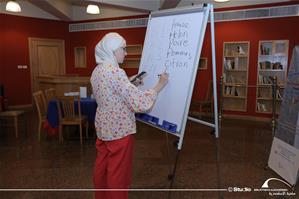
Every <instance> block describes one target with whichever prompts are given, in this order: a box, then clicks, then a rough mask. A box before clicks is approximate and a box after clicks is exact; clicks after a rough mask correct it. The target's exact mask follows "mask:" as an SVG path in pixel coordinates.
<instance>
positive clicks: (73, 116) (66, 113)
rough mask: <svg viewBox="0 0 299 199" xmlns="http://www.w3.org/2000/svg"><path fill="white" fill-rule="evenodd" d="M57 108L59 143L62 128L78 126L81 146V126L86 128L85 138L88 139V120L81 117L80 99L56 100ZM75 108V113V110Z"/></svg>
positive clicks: (76, 97)
mask: <svg viewBox="0 0 299 199" xmlns="http://www.w3.org/2000/svg"><path fill="white" fill-rule="evenodd" d="M57 99H58V100H57V107H58V114H59V142H63V131H62V130H63V126H65V125H79V127H80V144H81V145H82V144H83V137H82V126H83V125H85V127H86V137H87V138H88V120H87V117H86V116H84V115H81V106H80V97H78V96H64V97H58V98H57ZM75 107H77V113H76V111H75V110H76V109H75Z"/></svg>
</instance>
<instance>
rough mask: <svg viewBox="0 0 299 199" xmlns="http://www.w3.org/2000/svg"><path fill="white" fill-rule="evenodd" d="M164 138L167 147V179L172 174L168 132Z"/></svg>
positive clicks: (169, 178)
mask: <svg viewBox="0 0 299 199" xmlns="http://www.w3.org/2000/svg"><path fill="white" fill-rule="evenodd" d="M165 138H166V147H167V162H168V172H169V173H168V180H171V178H172V174H171V163H170V150H169V139H168V133H165Z"/></svg>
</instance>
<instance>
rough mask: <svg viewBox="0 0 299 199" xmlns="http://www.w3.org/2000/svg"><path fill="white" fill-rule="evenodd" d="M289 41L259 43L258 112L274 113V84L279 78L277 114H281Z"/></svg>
mask: <svg viewBox="0 0 299 199" xmlns="http://www.w3.org/2000/svg"><path fill="white" fill-rule="evenodd" d="M288 49H289V41H288V40H267V41H260V42H259V54H258V64H257V91H256V92H257V93H256V112H257V113H272V100H273V95H272V84H273V81H274V77H276V78H277V85H278V87H279V89H277V91H276V113H279V110H280V104H281V101H282V96H283V90H284V84H285V82H286V77H287V64H288Z"/></svg>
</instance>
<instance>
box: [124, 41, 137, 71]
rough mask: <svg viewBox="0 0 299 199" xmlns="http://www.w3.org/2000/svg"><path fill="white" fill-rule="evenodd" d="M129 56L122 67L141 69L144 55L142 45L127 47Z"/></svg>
mask: <svg viewBox="0 0 299 199" xmlns="http://www.w3.org/2000/svg"><path fill="white" fill-rule="evenodd" d="M126 51H127V56H126V58H125V60H124V62H123V63H122V64H121V65H120V66H121V67H122V68H139V65H140V59H141V54H142V45H139V44H137V45H127V47H126Z"/></svg>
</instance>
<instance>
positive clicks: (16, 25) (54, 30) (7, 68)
mask: <svg viewBox="0 0 299 199" xmlns="http://www.w3.org/2000/svg"><path fill="white" fill-rule="evenodd" d="M0 21H4V26H1V28H2V27H3V30H1V31H0V44H1V49H0V50H2V53H1V56H2V57H3V58H2V57H1V67H0V72H1V74H0V83H4V85H5V89H6V96H8V98H9V104H10V105H18V104H29V103H31V94H30V93H31V87H30V70H17V64H22V65H25V64H26V65H28V66H29V65H30V63H29V50H28V37H44V38H58V39H64V40H65V41H66V43H65V44H66V45H65V46H66V69H67V70H66V71H67V73H68V74H74V73H76V74H80V75H84V76H86V75H87V76H88V75H90V74H91V72H92V70H93V68H94V67H95V60H94V47H95V45H96V44H97V42H98V41H99V40H100V39H101V37H102V36H103V35H104V34H106V33H107V32H110V30H106V31H87V32H74V33H69V32H68V23H66V22H59V21H52V20H43V19H33V18H26V17H16V16H10V15H1V14H0ZM111 31H115V32H118V33H120V34H121V35H123V36H124V37H125V38H126V40H127V44H142V43H143V41H144V36H145V31H146V28H128V29H118V30H111ZM215 31H216V32H215V39H216V62H217V68H218V69H217V77H218V80H219V77H220V75H221V74H222V59H223V58H222V56H223V52H222V51H223V42H228V41H249V42H250V60H249V76H248V78H249V80H248V84H249V85H252V86H255V85H256V74H257V55H258V42H259V40H276V39H287V40H289V42H290V43H289V44H290V46H289V61H290V59H291V54H292V49H293V47H294V45H296V44H297V45H298V44H299V37H298V35H299V17H286V18H273V19H260V20H247V21H232V22H217V23H215ZM76 46H86V48H87V68H86V69H75V68H74V67H73V66H74V47H76ZM3 49H4V51H3ZM202 57H208V69H207V70H199V73H198V75H197V80H196V84H195V89H194V93H193V98H194V99H203V98H204V96H205V95H206V94H205V93H206V90H207V84H208V81H209V79H211V76H212V71H211V37H210V27H209V26H208V27H207V31H206V36H205V41H204V45H203V49H202ZM2 60H3V61H2ZM136 71H137V70H136V69H130V70H128V71H127V72H128V74H129V75H131V74H133V73H135V72H136ZM255 94H256V90H255V88H250V89H249V90H248V102H247V104H248V108H247V109H248V112H247V113H243V112H234V113H237V114H247V115H253V116H265V115H263V114H256V113H255ZM19 96H22V98H20V97H19ZM228 113H230V112H228ZM268 116H269V115H268Z"/></svg>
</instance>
